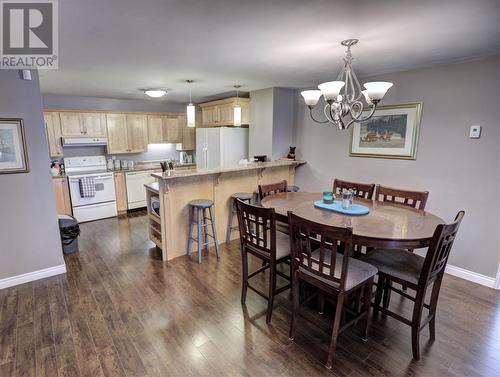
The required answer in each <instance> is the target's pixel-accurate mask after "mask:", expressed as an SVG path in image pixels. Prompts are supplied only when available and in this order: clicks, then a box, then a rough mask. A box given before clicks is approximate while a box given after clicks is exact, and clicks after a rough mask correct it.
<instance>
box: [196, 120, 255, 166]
mask: <svg viewBox="0 0 500 377" xmlns="http://www.w3.org/2000/svg"><path fill="white" fill-rule="evenodd" d="M244 158H248V128H240V127H211V128H197V129H196V161H197V166H198V168H209V169H211V168H219V167H228V166H234V165H237V164H238V161H239V160H241V159H244Z"/></svg>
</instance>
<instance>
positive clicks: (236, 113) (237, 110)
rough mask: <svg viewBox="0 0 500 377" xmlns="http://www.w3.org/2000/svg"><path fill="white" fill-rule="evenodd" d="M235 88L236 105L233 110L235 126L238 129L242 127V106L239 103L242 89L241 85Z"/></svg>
mask: <svg viewBox="0 0 500 377" xmlns="http://www.w3.org/2000/svg"><path fill="white" fill-rule="evenodd" d="M234 88H235V89H236V105H234V108H233V119H234V125H235V126H237V127H240V126H241V106H240V104H239V103H238V99H239V96H238V90H239V89H240V88H241V85H234Z"/></svg>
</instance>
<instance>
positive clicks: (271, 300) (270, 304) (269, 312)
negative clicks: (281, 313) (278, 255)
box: [266, 261, 276, 323]
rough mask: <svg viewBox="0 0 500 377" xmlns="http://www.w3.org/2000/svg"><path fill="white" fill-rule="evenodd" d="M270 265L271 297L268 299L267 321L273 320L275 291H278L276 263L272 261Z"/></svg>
mask: <svg viewBox="0 0 500 377" xmlns="http://www.w3.org/2000/svg"><path fill="white" fill-rule="evenodd" d="M270 264H271V266H270V267H269V273H270V277H269V299H268V301H267V315H266V323H270V322H271V316H272V315H273V304H274V292H275V291H276V264H275V262H274V261H271V262H270Z"/></svg>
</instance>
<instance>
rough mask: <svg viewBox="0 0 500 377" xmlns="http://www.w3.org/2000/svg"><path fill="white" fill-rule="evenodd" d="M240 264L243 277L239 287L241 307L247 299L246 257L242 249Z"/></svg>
mask: <svg viewBox="0 0 500 377" xmlns="http://www.w3.org/2000/svg"><path fill="white" fill-rule="evenodd" d="M241 262H242V269H241V271H242V277H243V282H242V286H241V305H245V301H246V299H247V290H248V255H247V252H246V250H245V249H244V248H243V249H242V250H241Z"/></svg>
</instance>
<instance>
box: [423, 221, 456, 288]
mask: <svg viewBox="0 0 500 377" xmlns="http://www.w3.org/2000/svg"><path fill="white" fill-rule="evenodd" d="M464 215H465V212H464V211H460V212H459V213H458V214H457V216H456V217H455V221H453V222H452V223H451V224H440V225H438V226H437V227H436V230H435V231H434V235H433V237H432V240H431V243H430V245H429V250H428V251H427V254H426V256H425V260H424V265H423V267H422V272H421V274H420V281H419V286H426V285H428V284H429V283H430V282H432V281H434V280H435V279H436V278H437V277H438V276H439V275H440V274H442V273H443V272H444V269H445V267H446V263H447V262H448V257H449V256H450V251H451V247H452V246H453V242H454V241H455V238H456V235H457V232H458V228H459V227H460V223H461V222H462V219H463V217H464Z"/></svg>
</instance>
